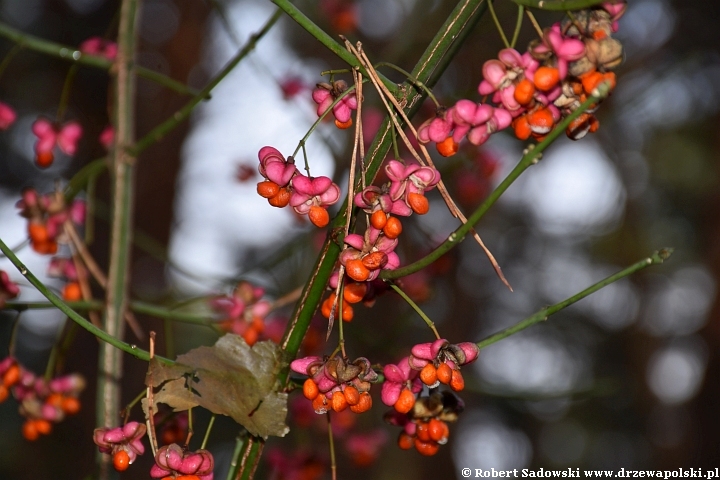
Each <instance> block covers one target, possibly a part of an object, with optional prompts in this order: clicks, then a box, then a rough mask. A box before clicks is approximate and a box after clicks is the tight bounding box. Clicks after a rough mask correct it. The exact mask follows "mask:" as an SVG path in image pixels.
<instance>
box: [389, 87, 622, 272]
mask: <svg viewBox="0 0 720 480" xmlns="http://www.w3.org/2000/svg"><path fill="white" fill-rule="evenodd" d="M609 92H610V88H609V84H608V83H606V82H604V83H602V84H601V85H599V86H598V92H597V95H596V96H592V95H591V96H590V97H588V99H587V100H585V102H583V103H582V104H581V105H580V107H578V108H577V109H576V110H575V111H574V112H573V113H571V114H570V115H568V116H567V117H565V118H564V119H563V121H561V122H560V123H558V124H557V125H556V126H555V128H554V129H553V130H552V131H551V132H550V133H548V134H547V136H546V137H545V139H544V140H543V141H542V142H540V143H538V144H537V145H534V146H533V145H530V146H529V147H528V149H527V150H526V153H525V155H523V157H522V158H521V159H520V162H519V163H518V164H517V165H516V166H515V168H513V170H512V171H511V172H510V173H509V174H508V176H507V177H505V179H504V180H503V181H502V182H501V183H500V185H498V186H497V188H495V190H494V191H493V192H492V193H491V194H490V195H489V196H488V198H486V199H485V201H484V202H483V203H481V204H480V206H479V207H478V208H477V209H476V210H475V211H474V212H473V213H472V215H470V216H469V217H468V219H467V222H466V223H464V224H462V225H460V226H459V227H458V228H457V229H456V230H455V231H454V232H453V233H451V234H450V235H449V236H448V238H447V240H445V241H444V242H443V243H441V244H440V245H439V246H438V247H437V248H435V250H433V251H432V252H430V253H429V254H427V255H426V256H425V257H423V258H421V259H419V260H417V261H415V262H413V263H411V264H409V265H406V266H404V267H401V268H398V269H395V270H383V272H382V273H381V274H380V277H381V278H383V279H385V280H390V279H394V278H400V277H404V276H406V275H410V274H411V273H415V272H417V271H419V270H422V269H423V268H425V267H427V266H428V265H430V264H431V263H433V262H434V261H435V260H437V259H438V258H440V257H441V256H443V255H444V254H445V253H447V252H448V251H450V250H451V249H453V248H455V246H457V245H458V244H460V242H462V241H463V240H464V239H465V236H466V235H467V234H468V233H469V232H470V230H472V228H473V226H475V224H476V223H478V222H479V221H480V219H481V218H482V217H483V215H485V213H486V212H487V211H488V210H489V209H490V207H491V206H493V205H494V204H495V202H496V201H497V200H498V199H499V198H500V196H501V195H502V194H503V193H505V191H506V190H507V189H508V188H509V187H510V185H512V184H513V183H514V182H515V180H517V179H518V177H519V176H520V175H521V174H522V173H523V172H524V171H525V170H527V169H528V168H529V167H530V166H531V165H533V164H535V163H537V162H538V160H539V158H540V155H541V154H542V152H544V151H545V150H546V149H547V148H548V147H549V146H550V145H551V144H552V143H553V142H554V141H555V139H556V138H558V137H559V136H560V135H561V134H562V133H564V132H565V129H566V128H567V127H568V125H570V123H571V122H572V121H573V120H575V119H576V118H577V117H579V116H580V115H582V113H583V112H585V111H586V110H587V109H589V108H590V107H591V106H593V105H595V104H597V102H599V101H600V100H601V99H603V98H605V97H606V96H607V95H608V93H609Z"/></svg>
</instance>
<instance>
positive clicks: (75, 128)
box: [0, 37, 117, 168]
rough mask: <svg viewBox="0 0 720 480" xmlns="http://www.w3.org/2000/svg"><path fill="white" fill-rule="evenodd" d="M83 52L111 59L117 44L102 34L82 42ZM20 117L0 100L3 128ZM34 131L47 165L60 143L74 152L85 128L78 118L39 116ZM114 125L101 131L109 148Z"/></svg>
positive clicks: (40, 161)
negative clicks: (60, 118) (61, 120)
mask: <svg viewBox="0 0 720 480" xmlns="http://www.w3.org/2000/svg"><path fill="white" fill-rule="evenodd" d="M79 50H80V52H82V53H83V54H85V55H96V56H101V57H104V58H106V59H108V60H114V59H115V57H116V56H117V44H116V43H115V42H112V41H109V40H104V39H102V38H100V37H91V38H88V39H87V40H85V41H84V42H82V43H81V44H80V47H79ZM15 120H17V114H16V113H15V110H14V109H13V108H12V107H11V106H9V105H7V104H6V103H3V102H0V130H7V129H8V128H10V126H11V125H12V124H13V123H15ZM32 132H33V134H34V135H35V136H36V137H37V141H36V142H35V147H34V150H35V163H36V164H37V166H38V167H40V168H48V167H49V166H50V165H52V163H53V161H54V160H55V154H54V150H55V147H56V146H57V147H58V148H59V149H60V151H61V152H63V153H65V154H66V155H70V156H72V155H75V153H76V152H77V144H78V142H79V141H80V139H81V138H82V135H83V128H82V126H81V125H80V124H79V123H78V122H76V121H70V122H66V123H61V122H59V121H57V122H53V121H50V120H48V119H47V118H44V117H40V118H38V119H37V120H35V122H34V123H33V124H32ZM112 134H113V130H112V127H107V128H105V130H103V133H101V134H100V143H101V144H102V145H103V146H104V147H105V148H108V145H109V144H110V143H112Z"/></svg>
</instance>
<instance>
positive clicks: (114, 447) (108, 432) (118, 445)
mask: <svg viewBox="0 0 720 480" xmlns="http://www.w3.org/2000/svg"><path fill="white" fill-rule="evenodd" d="M146 431H147V429H146V428H145V425H144V424H142V423H139V422H128V423H126V424H125V425H124V426H122V427H115V428H96V429H95V431H94V432H93V441H94V442H95V445H97V446H98V450H100V452H102V453H107V454H109V455H113V456H114V455H115V454H116V453H117V452H119V451H120V450H124V451H125V452H126V453H127V454H128V456H129V457H130V462H129V463H133V462H134V461H135V459H136V458H137V456H138V455H142V454H143V453H145V446H144V445H143V444H142V437H144V436H145V432H146Z"/></svg>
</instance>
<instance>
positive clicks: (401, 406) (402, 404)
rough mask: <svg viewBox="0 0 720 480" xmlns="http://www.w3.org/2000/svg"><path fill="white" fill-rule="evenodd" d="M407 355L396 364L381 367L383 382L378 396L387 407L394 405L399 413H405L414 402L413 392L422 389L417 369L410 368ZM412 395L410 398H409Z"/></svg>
mask: <svg viewBox="0 0 720 480" xmlns="http://www.w3.org/2000/svg"><path fill="white" fill-rule="evenodd" d="M409 360H410V359H409V357H405V358H403V359H402V360H400V361H399V362H398V363H397V365H393V364H388V365H385V367H384V368H383V374H384V375H385V382H383V386H382V390H381V391H380V398H381V400H382V402H383V403H384V404H385V405H387V406H388V407H395V409H396V410H397V411H398V412H400V413H407V412H409V411H410V409H411V408H412V406H413V404H414V403H415V394H417V393H419V392H420V390H422V382H421V381H420V379H419V378H418V372H417V370H413V369H412V368H410V362H409ZM411 397H412V398H411Z"/></svg>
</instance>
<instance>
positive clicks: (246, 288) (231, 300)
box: [210, 282, 270, 345]
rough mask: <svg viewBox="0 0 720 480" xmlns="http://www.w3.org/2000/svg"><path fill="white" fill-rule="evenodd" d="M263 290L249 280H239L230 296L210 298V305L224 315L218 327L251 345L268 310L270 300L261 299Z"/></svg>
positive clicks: (261, 327)
mask: <svg viewBox="0 0 720 480" xmlns="http://www.w3.org/2000/svg"><path fill="white" fill-rule="evenodd" d="M263 295H265V290H264V289H263V288H261V287H255V286H253V285H252V284H250V283H249V282H240V283H238V285H237V286H236V287H235V290H234V291H233V294H232V295H230V296H218V297H215V298H213V299H211V300H210V306H211V307H212V308H213V310H215V311H216V312H219V313H221V314H223V315H224V318H223V319H222V321H221V322H220V327H221V328H222V329H223V330H225V331H228V332H233V333H235V334H236V335H240V336H242V337H243V338H244V339H245V341H246V342H247V343H248V345H253V344H254V343H255V342H256V341H257V340H258V337H259V335H260V333H261V332H262V330H263V329H264V326H265V325H264V319H265V317H266V316H267V314H268V313H269V312H270V302H268V301H267V300H261V298H262V297H263Z"/></svg>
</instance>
